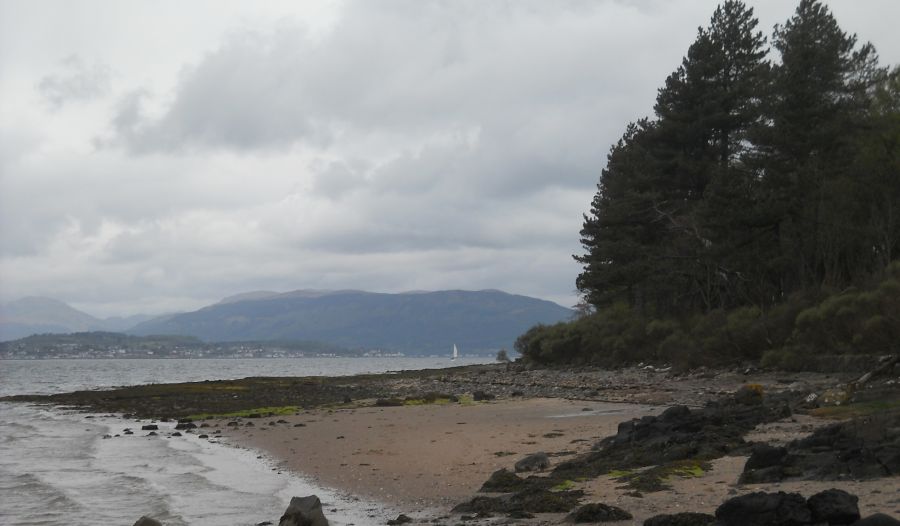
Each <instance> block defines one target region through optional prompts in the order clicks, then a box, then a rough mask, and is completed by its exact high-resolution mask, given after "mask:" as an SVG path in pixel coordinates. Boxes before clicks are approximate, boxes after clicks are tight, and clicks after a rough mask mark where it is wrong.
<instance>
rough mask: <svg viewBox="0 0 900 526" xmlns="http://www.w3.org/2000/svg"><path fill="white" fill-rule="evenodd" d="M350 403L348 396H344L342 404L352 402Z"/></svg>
mask: <svg viewBox="0 0 900 526" xmlns="http://www.w3.org/2000/svg"><path fill="white" fill-rule="evenodd" d="M352 401H353V399H352V398H350V397H349V396H345V397H344V403H345V404H349V403H350V402H352Z"/></svg>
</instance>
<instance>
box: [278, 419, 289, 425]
mask: <svg viewBox="0 0 900 526" xmlns="http://www.w3.org/2000/svg"><path fill="white" fill-rule="evenodd" d="M287 423H288V421H287V420H284V419H279V420H278V421H277V422H276V424H287Z"/></svg>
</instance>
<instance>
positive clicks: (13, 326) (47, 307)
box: [0, 296, 154, 341]
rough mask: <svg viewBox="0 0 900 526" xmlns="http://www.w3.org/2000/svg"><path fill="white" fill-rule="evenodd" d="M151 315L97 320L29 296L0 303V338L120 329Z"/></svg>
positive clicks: (85, 314)
mask: <svg viewBox="0 0 900 526" xmlns="http://www.w3.org/2000/svg"><path fill="white" fill-rule="evenodd" d="M153 318H154V317H153V316H148V315H144V314H137V315H134V316H127V317H120V316H114V317H111V318H106V319H100V318H96V317H94V316H91V315H90V314H87V313H86V312H82V311H80V310H78V309H75V308H74V307H71V306H69V305H67V304H66V303H63V302H62V301H59V300H55V299H53V298H42V297H35V296H31V297H26V298H21V299H18V300H16V301H11V302H9V303H6V304H3V305H0V341H11V340H17V339H19V338H25V337H27V336H30V335H32V334H49V333H54V334H60V333H73V332H86V331H123V330H126V329H130V328H131V327H134V326H135V325H137V324H138V323H141V322H144V321H147V320H149V319H153Z"/></svg>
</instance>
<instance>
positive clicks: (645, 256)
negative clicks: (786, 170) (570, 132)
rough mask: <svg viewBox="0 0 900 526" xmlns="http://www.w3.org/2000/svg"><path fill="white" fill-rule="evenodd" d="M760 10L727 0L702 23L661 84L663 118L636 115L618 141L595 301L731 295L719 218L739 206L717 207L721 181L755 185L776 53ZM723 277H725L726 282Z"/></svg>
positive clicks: (588, 272) (669, 305)
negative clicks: (757, 132)
mask: <svg viewBox="0 0 900 526" xmlns="http://www.w3.org/2000/svg"><path fill="white" fill-rule="evenodd" d="M756 25H757V21H756V19H755V18H753V10H752V9H750V8H747V7H746V6H745V5H744V4H743V3H742V2H738V1H733V0H729V1H727V2H725V3H724V4H722V6H720V7H719V8H718V9H716V11H715V13H714V14H713V17H712V19H711V22H710V26H709V28H707V29H700V30H698V35H697V39H696V41H695V42H694V43H693V44H692V45H691V46H690V48H689V49H688V53H687V55H686V56H685V58H684V60H683V61H682V64H681V66H680V67H679V68H678V69H677V70H676V71H675V72H673V73H672V74H671V75H670V76H669V77H668V78H667V79H666V83H665V86H664V87H663V88H662V89H660V90H659V94H658V96H657V101H656V105H655V108H654V109H655V112H656V115H657V120H656V121H655V122H654V123H653V124H652V125H651V124H650V123H647V122H644V123H642V124H640V125H635V126H632V127H631V128H630V129H629V131H628V132H626V134H625V136H624V137H623V139H622V141H620V142H619V144H618V145H616V147H614V148H613V150H612V151H611V153H610V156H609V164H608V166H607V169H606V170H605V171H604V172H603V175H602V177H601V183H600V185H599V187H598V193H597V195H596V196H595V198H594V202H593V206H592V209H591V214H590V215H589V216H586V217H585V223H584V229H583V230H582V244H583V245H584V247H585V249H586V250H587V254H586V255H584V256H579V257H577V258H576V259H578V261H580V262H582V263H583V264H584V265H585V267H584V268H585V270H584V272H583V273H582V274H581V276H579V279H578V282H577V284H578V287H579V290H581V291H582V292H583V293H584V294H585V295H586V296H587V298H588V300H589V301H591V302H592V303H594V304H596V305H601V304H604V303H606V302H608V301H609V300H610V299H611V298H614V299H627V300H628V301H630V302H632V303H634V304H637V305H640V306H642V307H648V306H649V307H652V308H653V309H654V310H656V311H657V312H673V311H683V310H684V309H685V308H686V307H687V308H701V309H705V310H709V309H712V308H717V307H721V306H723V305H724V304H727V303H730V302H731V301H732V300H731V299H730V298H729V291H728V289H729V288H733V287H729V286H728V283H729V280H731V281H734V280H735V279H736V278H735V276H737V274H738V273H737V271H731V273H732V275H731V276H729V272H726V271H723V269H725V266H723V265H722V264H721V262H720V261H717V258H721V256H722V254H723V253H725V254H727V255H729V256H730V255H731V254H730V252H729V251H728V250H724V251H723V250H722V248H720V247H719V246H717V245H716V243H718V242H722V243H723V244H724V243H725V241H727V238H728V236H726V235H723V234H722V233H721V229H720V228H719V226H718V225H721V224H728V223H730V222H733V220H734V218H725V217H721V216H722V215H723V214H731V215H732V216H733V215H734V214H735V213H736V212H735V210H734V208H733V207H730V206H724V207H708V206H705V204H704V203H705V201H704V200H705V199H706V198H707V193H708V192H709V191H710V188H713V189H714V193H717V195H719V194H721V195H723V196H727V197H733V196H734V194H735V192H738V193H741V192H743V193H746V191H747V187H748V185H749V184H750V182H751V181H752V179H753V177H752V176H751V175H750V174H749V173H748V172H747V170H746V169H745V168H744V166H743V161H742V157H743V156H744V153H745V151H746V149H747V144H748V143H747V137H748V134H749V130H750V129H751V128H753V127H754V126H757V125H758V124H759V121H760V115H761V113H760V104H759V93H760V92H761V86H763V85H764V84H765V82H766V78H767V74H768V64H767V63H766V62H765V61H764V56H765V54H766V50H765V48H764V46H765V38H764V37H763V36H762V34H761V33H759V32H758V31H755V28H756ZM723 283H724V285H723Z"/></svg>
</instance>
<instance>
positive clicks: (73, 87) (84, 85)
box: [37, 55, 112, 110]
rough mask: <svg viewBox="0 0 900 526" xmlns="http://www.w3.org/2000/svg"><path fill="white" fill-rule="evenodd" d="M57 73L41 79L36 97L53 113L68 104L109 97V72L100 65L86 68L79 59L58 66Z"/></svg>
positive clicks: (66, 61) (76, 57) (70, 58)
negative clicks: (41, 99) (38, 96)
mask: <svg viewBox="0 0 900 526" xmlns="http://www.w3.org/2000/svg"><path fill="white" fill-rule="evenodd" d="M60 69H62V70H63V71H62V72H60V73H55V74H50V75H46V76H45V77H43V78H42V79H41V80H40V82H39V83H38V85H37V90H38V93H40V95H41V97H42V98H43V99H44V101H45V102H46V103H47V104H48V105H49V106H50V107H51V108H52V109H54V110H57V109H60V108H61V107H63V106H64V105H66V104H67V103H69V102H84V101H89V100H93V99H96V98H99V97H102V96H104V95H106V94H108V93H109V91H110V86H111V80H112V71H111V70H110V68H109V67H107V66H104V65H102V64H90V65H88V64H86V63H85V62H84V60H83V59H82V58H81V57H79V56H78V55H71V56H69V57H67V58H65V59H64V60H62V61H61V62H60Z"/></svg>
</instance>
